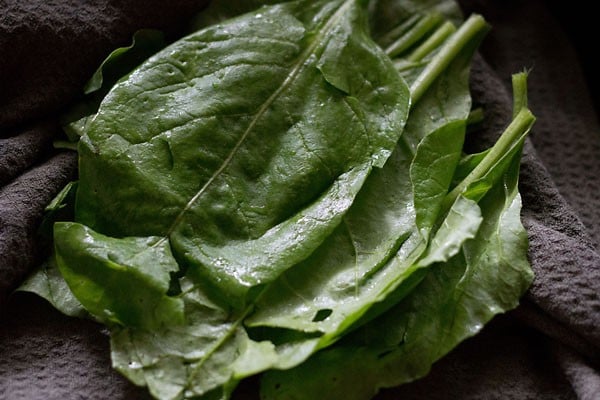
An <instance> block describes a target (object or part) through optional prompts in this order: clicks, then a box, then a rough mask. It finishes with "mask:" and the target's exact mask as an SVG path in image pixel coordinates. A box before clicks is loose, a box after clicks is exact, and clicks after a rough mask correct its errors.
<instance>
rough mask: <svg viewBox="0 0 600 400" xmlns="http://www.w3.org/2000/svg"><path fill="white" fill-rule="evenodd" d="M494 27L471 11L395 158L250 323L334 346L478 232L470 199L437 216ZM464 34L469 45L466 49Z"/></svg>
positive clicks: (266, 296) (272, 290)
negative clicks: (484, 45)
mask: <svg viewBox="0 0 600 400" xmlns="http://www.w3.org/2000/svg"><path fill="white" fill-rule="evenodd" d="M473 25H475V26H477V27H478V29H474V30H471V29H470V28H471V27H472V26H473ZM486 30H487V29H486V26H485V24H484V23H483V20H482V19H480V17H472V18H471V19H469V21H467V22H466V23H465V25H464V26H463V27H462V28H461V30H459V32H457V33H456V35H455V37H454V38H453V40H449V41H448V43H447V46H449V47H450V48H453V49H454V51H455V53H448V52H446V51H440V57H444V60H445V64H446V65H448V67H446V69H445V70H443V72H442V73H441V74H440V75H438V76H437V78H436V79H435V80H431V79H427V81H430V82H433V84H432V86H430V87H429V88H428V89H427V90H426V91H425V95H424V96H423V97H422V98H421V101H420V102H418V103H416V105H415V107H414V109H413V110H412V111H411V114H410V116H409V119H408V121H407V127H406V130H405V132H404V134H403V136H402V138H401V139H400V142H399V144H398V146H397V147H396V150H395V152H394V153H393V154H392V156H391V157H390V159H389V160H388V163H387V164H386V165H385V166H384V167H383V168H382V169H381V170H378V171H375V172H374V173H373V174H372V175H371V176H370V177H369V179H368V180H367V183H366V184H365V186H364V187H363V189H362V190H361V192H360V193H359V195H358V196H357V198H356V200H355V202H354V204H353V205H352V207H351V208H350V211H349V212H348V214H346V216H345V217H344V221H343V223H342V225H341V226H339V227H338V228H337V230H336V231H335V232H334V233H333V234H332V235H331V236H330V237H329V238H328V239H327V241H325V242H324V243H323V245H322V246H321V247H320V248H319V249H318V250H317V251H315V253H314V254H313V255H312V256H311V257H310V258H308V259H307V260H305V261H304V262H303V263H301V264H300V265H299V266H297V267H295V268H292V269H290V270H289V271H287V272H286V273H285V274H284V275H283V276H282V278H281V279H279V280H278V281H276V282H274V283H273V284H272V285H270V286H269V288H268V289H267V290H266V292H265V293H263V295H261V296H260V297H259V298H258V299H257V301H256V307H255V312H254V313H253V314H252V315H251V316H250V317H249V318H248V320H247V324H248V325H249V326H251V327H270V328H285V329H294V330H298V331H300V332H319V333H322V334H323V336H322V337H321V338H320V341H319V342H318V346H319V347H321V346H322V347H324V346H327V345H329V344H331V343H332V342H333V341H335V340H337V338H338V337H339V336H340V335H341V334H342V333H343V332H344V331H345V330H347V329H349V328H350V327H352V326H353V325H355V324H356V323H357V321H359V320H360V319H361V317H362V316H363V315H364V314H365V313H367V312H369V313H370V314H373V312H372V311H373V310H371V308H372V306H373V305H375V304H376V303H378V302H381V301H383V300H385V299H386V297H387V296H388V295H389V294H390V293H391V292H393V291H394V289H395V288H396V287H397V286H399V285H401V284H402V283H403V282H404V281H407V282H410V285H413V284H414V283H415V282H418V276H420V275H415V276H414V277H412V279H411V275H412V274H413V273H415V271H416V270H418V269H420V268H424V267H427V266H429V265H430V264H432V263H433V262H439V261H445V260H447V259H448V258H450V257H451V256H452V255H454V254H455V253H456V252H457V251H458V249H459V247H460V245H461V244H462V243H463V242H464V241H465V240H467V239H468V238H472V237H473V236H474V235H475V233H476V232H477V229H478V228H479V223H480V222H481V219H480V215H479V211H478V210H477V209H476V206H475V207H473V205H472V204H470V203H469V202H459V203H458V204H457V205H456V208H455V209H453V210H452V212H451V213H450V214H449V215H448V216H447V217H446V218H445V220H444V225H443V226H442V227H441V228H440V229H439V230H437V227H436V223H438V220H439V219H440V218H443V217H445V214H446V212H447V211H448V209H446V210H445V211H444V212H443V214H444V215H441V216H440V213H442V206H443V203H444V201H445V198H446V196H447V194H448V192H449V190H450V185H451V183H452V179H453V175H454V170H455V169H456V167H457V165H458V163H459V160H460V158H461V154H462V146H463V141H464V134H465V126H466V120H467V118H468V115H469V110H470V107H471V99H470V96H469V88H468V69H469V66H470V59H471V57H472V55H473V52H474V49H475V47H476V44H477V43H479V41H480V40H481V38H482V35H481V33H482V32H485V31H486ZM463 35H467V37H469V38H470V40H467V41H464V40H462V38H463ZM458 39H460V42H464V43H466V44H465V45H463V46H462V48H461V49H460V50H458V51H457V50H456V47H455V46H454V43H455V42H456V41H457V40H458ZM447 54H452V57H450V56H448V55H447ZM448 58H450V61H446V60H447V59H448ZM431 62H432V63H433V64H436V63H438V62H437V59H434V60H432V61H431ZM429 71H431V69H429V70H425V71H423V73H424V74H429V73H430V72H429ZM421 81H424V80H421ZM473 208H475V209H473ZM434 228H435V229H434ZM428 246H429V247H428ZM410 285H409V286H408V287H410ZM397 300H398V299H397V298H395V300H394V301H397ZM369 318H372V315H370V316H369ZM302 351H304V349H302Z"/></svg>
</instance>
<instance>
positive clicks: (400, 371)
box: [262, 86, 533, 400]
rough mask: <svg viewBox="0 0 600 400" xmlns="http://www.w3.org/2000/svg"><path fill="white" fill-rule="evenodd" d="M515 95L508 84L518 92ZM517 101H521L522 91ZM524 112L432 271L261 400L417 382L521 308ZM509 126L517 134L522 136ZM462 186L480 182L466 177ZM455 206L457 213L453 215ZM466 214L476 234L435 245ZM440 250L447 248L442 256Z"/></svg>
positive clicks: (358, 395)
mask: <svg viewBox="0 0 600 400" xmlns="http://www.w3.org/2000/svg"><path fill="white" fill-rule="evenodd" d="M519 90H520V89H519V88H518V87H516V86H515V91H519ZM518 95H521V99H523V98H524V95H523V93H518ZM521 104H526V102H521ZM525 110H526V109H525V108H522V109H521V111H520V112H519V113H517V116H516V118H515V120H517V122H514V121H513V124H516V125H513V124H511V126H509V127H508V128H507V130H506V131H505V132H504V133H503V135H502V136H501V138H500V140H499V141H498V143H501V145H502V144H503V143H504V145H503V147H504V148H505V149H506V153H505V154H504V156H503V157H500V159H501V161H499V162H491V161H490V159H491V160H492V161H493V160H497V157H496V156H495V155H494V154H497V152H498V148H499V147H496V146H494V147H495V151H490V152H487V153H486V156H485V157H484V158H483V159H482V160H481V161H480V163H479V164H478V167H476V168H475V169H474V170H473V171H475V170H477V169H478V168H479V165H486V166H488V168H489V170H487V171H480V172H479V174H480V176H488V177H489V176H494V177H497V178H498V179H488V180H487V182H488V187H487V189H486V190H485V191H482V192H478V195H477V196H476V198H477V200H478V204H477V203H475V202H474V201H473V200H471V199H468V198H466V197H464V196H462V195H459V196H458V197H457V198H456V201H455V203H454V204H453V206H452V208H451V209H450V212H449V213H448V214H447V217H446V221H450V220H454V221H456V224H457V225H455V226H451V224H446V223H443V224H442V225H441V227H440V228H439V230H438V231H437V233H436V237H434V239H432V241H431V244H430V247H429V250H428V252H427V255H426V256H425V257H424V258H423V259H422V260H421V261H420V262H423V263H426V262H434V263H436V264H434V265H433V267H432V268H430V269H429V270H422V271H426V274H425V275H424V277H423V280H422V281H421V283H419V284H418V286H416V287H415V288H414V289H412V290H410V292H409V293H408V295H406V294H407V289H406V288H405V287H403V286H402V285H401V286H399V287H398V289H397V290H398V291H399V292H401V293H400V294H391V295H390V296H389V297H388V299H386V301H388V302H389V301H390V300H389V299H390V298H400V299H401V301H400V302H399V303H398V304H396V305H394V306H392V307H391V308H390V309H389V310H388V311H387V312H385V313H384V314H382V315H381V316H379V317H378V318H376V319H374V320H372V321H370V322H368V323H367V324H366V325H364V326H363V327H361V328H360V329H358V330H357V331H355V332H353V333H351V334H349V335H347V336H345V337H344V338H343V339H342V340H341V341H340V342H338V343H337V344H336V345H334V346H332V347H330V348H328V349H325V350H323V351H321V352H319V353H317V354H316V355H315V356H313V357H312V358H311V359H309V360H307V361H306V362H305V363H303V364H301V365H300V366H298V367H296V368H294V369H291V370H289V371H272V372H269V373H267V374H265V376H264V379H263V385H262V398H264V399H269V400H271V399H288V398H294V399H312V398H314V397H315V396H325V397H326V398H330V399H332V400H335V399H345V400H347V399H351V400H361V399H369V398H371V397H372V396H374V395H375V394H376V393H377V391H378V390H379V389H380V388H382V387H391V386H396V385H400V384H402V383H406V382H409V381H412V380H415V379H418V378H420V377H422V376H424V375H425V374H427V373H428V372H429V370H430V368H431V365H432V364H433V363H434V362H435V361H437V360H438V359H440V358H441V357H443V356H444V355H445V354H447V353H448V352H449V351H450V350H452V349H453V348H454V347H455V346H456V345H457V344H458V343H460V342H461V341H462V340H464V339H465V338H467V337H470V336H472V335H474V334H476V333H477V332H479V331H480V330H481V328H482V327H483V326H484V324H486V323H487V322H488V321H489V320H490V319H491V318H493V316H494V315H496V314H498V313H502V312H505V311H507V310H510V309H512V308H514V307H516V306H517V305H518V302H519V299H520V297H521V296H522V295H523V294H524V293H525V291H526V290H527V288H528V287H529V285H530V284H531V281H532V278H533V275H532V271H531V268H530V266H529V263H528V261H527V234H526V232H525V229H524V228H523V226H522V225H521V222H520V208H521V202H520V196H519V193H518V188H517V186H518V185H517V184H518V175H519V164H520V150H519V149H521V148H522V145H523V140H522V137H523V136H522V135H524V134H526V133H527V131H528V130H529V127H530V123H529V124H526V123H521V122H519V121H518V120H519V119H522V118H524V115H525V114H521V112H522V111H525ZM515 126H519V127H520V128H519V129H520V131H519V133H518V132H517V130H516V128H515ZM507 137H510V138H512V143H513V146H507V145H506V143H507V139H506V138H507ZM515 149H516V150H515ZM506 160H509V161H506ZM466 179H467V181H472V182H477V181H478V179H476V178H475V175H472V173H470V174H468V175H467V178H466ZM483 180H486V179H485V178H483ZM461 185H462V183H461ZM466 187H471V185H470V184H466ZM465 193H466V194H469V190H468V189H467V191H466V192H465ZM461 203H462V204H463V205H464V206H461V207H460V208H457V205H458V204H461ZM479 210H480V211H479ZM468 214H471V215H472V216H473V217H476V215H477V214H479V215H480V217H479V218H480V222H481V223H480V225H479V229H478V230H477V232H476V235H473V237H472V238H471V239H470V240H467V241H462V242H461V241H456V242H455V245H447V246H440V245H441V244H442V243H444V242H445V241H446V240H448V239H452V238H453V235H455V234H456V233H457V232H458V231H460V229H462V228H463V227H460V226H458V224H460V222H461V220H463V219H462V218H461V215H465V216H466V215H468ZM453 215H454V216H453ZM457 228H458V230H457ZM449 232H450V233H449ZM441 248H445V249H448V250H452V249H453V250H452V251H449V252H448V251H446V252H445V253H441V252H439V249H441Z"/></svg>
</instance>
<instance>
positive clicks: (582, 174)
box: [0, 0, 600, 400]
mask: <svg viewBox="0 0 600 400" xmlns="http://www.w3.org/2000/svg"><path fill="white" fill-rule="evenodd" d="M205 3H206V1H191V0H188V1H184V0H177V1H171V2H168V3H167V2H159V1H156V0H151V1H139V0H136V1H126V2H125V1H123V2H121V1H116V0H114V1H111V0H100V1H96V2H93V3H92V2H79V1H74V0H51V1H42V0H30V1H27V2H23V1H19V0H0V399H106V398H111V399H145V398H147V394H146V392H145V390H143V389H139V388H136V387H134V386H133V385H132V384H130V383H129V382H128V381H126V380H125V379H124V378H123V377H121V376H120V375H119V374H118V373H117V372H115V371H113V370H112V369H111V367H110V357H109V344H108V337H107V335H106V333H105V332H104V330H103V329H102V327H101V326H99V325H97V324H95V323H92V322H90V321H83V320H78V319H73V318H68V317H65V316H63V315H61V314H60V313H58V312H57V311H55V310H54V309H53V308H52V307H51V306H49V305H48V304H46V303H45V302H44V301H43V300H41V299H39V298H37V297H35V296H33V295H29V294H23V293H19V294H14V295H10V294H11V292H12V291H13V290H14V289H15V288H16V287H17V286H18V285H19V284H20V283H21V282H22V280H23V279H24V278H25V277H26V276H27V274H28V273H29V272H30V271H31V270H32V269H33V268H34V267H35V266H36V265H37V264H38V263H39V262H40V260H41V259H43V257H44V256H45V252H44V246H43V243H42V242H41V241H40V240H41V239H40V238H39V236H38V235H37V231H38V226H39V223H40V219H41V216H42V213H43V209H44V207H45V206H46V204H47V203H48V202H49V201H50V199H51V198H52V197H53V196H54V195H55V194H56V193H57V192H58V191H59V190H60V188H61V187H62V186H63V185H64V184H65V183H66V182H68V181H69V180H71V179H73V178H74V177H75V176H76V160H75V155H74V153H71V152H68V151H58V150H54V149H53V148H52V140H53V139H54V138H55V137H56V135H57V134H58V132H59V128H58V124H57V116H58V115H59V114H60V112H61V111H63V110H64V109H65V108H66V107H67V106H68V105H69V104H71V103H73V102H74V101H76V100H77V98H78V96H79V93H80V90H81V87H82V86H83V84H84V83H85V81H86V80H87V78H88V77H89V76H90V75H91V73H92V72H93V70H94V69H95V68H96V67H97V65H98V64H99V63H100V62H101V60H102V59H103V58H104V57H105V56H106V54H108V53H109V52H110V51H111V50H112V49H113V48H115V47H118V46H122V45H126V44H127V43H128V41H129V40H130V37H131V35H132V33H133V32H134V31H136V30H137V29H140V28H159V29H162V30H165V31H166V32H167V35H171V37H176V36H177V34H178V33H179V32H181V31H182V30H183V29H184V26H185V22H186V19H187V18H189V16H190V15H192V14H193V13H194V12H196V11H198V10H200V9H202V7H203V6H204V5H205ZM461 5H462V7H463V9H464V11H465V13H470V12H479V13H481V14H483V15H484V16H485V17H486V18H487V19H488V21H490V23H491V25H492V31H491V33H490V34H489V36H488V38H486V40H485V41H484V43H483V46H482V48H481V52H480V53H481V57H479V58H478V59H477V61H476V63H475V66H474V69H473V73H472V88H473V96H474V101H475V102H476V103H477V104H478V105H481V106H482V107H483V109H484V110H485V113H486V122H485V123H484V126H483V127H482V130H481V131H480V132H478V133H477V137H472V138H470V143H469V146H471V147H472V148H473V149H478V148H481V147H482V146H485V145H487V144H489V143H490V142H491V141H492V140H493V138H494V137H495V136H496V135H497V134H498V133H499V132H500V131H501V130H502V129H503V127H504V125H505V124H506V122H507V121H508V119H509V118H510V115H511V98H510V92H509V88H510V75H511V74H512V73H514V72H518V71H520V70H522V69H523V68H527V69H530V70H531V73H530V79H529V89H530V107H531V109H532V110H533V112H534V113H535V114H536V116H537V117H538V122H537V123H536V126H535V127H534V130H533V131H532V133H531V137H530V141H529V142H528V143H527V148H526V151H525V154H524V158H523V165H522V173H521V181H520V187H521V193H522V196H523V203H524V207H523V221H524V224H525V226H526V228H527V231H528V234H529V239H530V252H529V257H530V260H531V263H532V266H533V268H534V270H535V274H536V277H535V281H534V283H533V285H532V287H531V288H530V290H529V291H528V293H527V294H526V296H525V298H524V299H523V301H522V305H521V306H520V307H519V308H518V309H516V310H514V311H513V312H510V313H508V314H506V315H502V316H500V317H498V318H495V319H494V320H493V321H492V322H491V323H490V324H489V325H488V326H487V327H486V328H484V330H483V331H482V332H481V333H480V334H479V335H477V336H475V337H474V338H471V339H469V340H467V341H465V342H464V343H463V344H461V345H460V346H459V347H458V348H456V349H455V350H454V351H453V352H451V353H450V354H449V355H448V356H447V357H445V358H444V359H442V360H441V361H440V362H439V363H437V364H436V365H434V367H433V369H432V371H431V373H430V374H429V375H428V376H427V377H425V378H423V379H421V380H418V381H416V382H414V383H411V384H407V385H404V386H401V387H399V388H392V389H386V390H383V391H382V392H381V393H380V394H379V395H378V397H377V398H379V399H399V398H402V399H425V398H427V399H449V398H452V399H583V400H593V399H600V375H599V371H600V293H599V292H600V254H599V252H598V249H600V124H599V122H598V109H597V108H595V107H594V104H595V103H594V101H593V98H592V97H591V93H590V87H589V85H590V79H589V77H588V79H587V80H586V75H585V74H584V72H586V71H587V70H586V69H585V68H586V64H585V63H583V64H582V63H581V60H582V59H583V60H586V58H585V57H582V54H581V53H578V52H577V50H579V49H580V44H579V43H578V42H577V39H578V38H577V37H574V36H569V35H568V33H571V32H573V30H572V29H573V22H574V21H573V20H571V21H566V22H567V23H569V25H567V26H565V25H564V24H563V23H564V22H565V20H566V19H565V15H566V14H564V13H561V8H563V9H564V8H566V7H569V8H571V7H574V6H578V7H580V9H581V10H585V5H584V2H577V1H575V2H570V3H569V4H564V3H563V2H558V1H556V2H551V1H548V2H544V1H542V0H528V1H526V2H524V1H517V0H503V1H482V0H481V1H479V0H463V1H461ZM588 9H590V7H589V6H588ZM589 20H591V19H587V20H586V21H589ZM575 22H576V21H575ZM234 398H236V399H257V398H258V394H257V390H256V381H255V380H253V379H251V380H249V381H247V382H244V383H243V384H242V385H241V386H240V387H239V388H238V390H237V391H236V393H235V395H234Z"/></svg>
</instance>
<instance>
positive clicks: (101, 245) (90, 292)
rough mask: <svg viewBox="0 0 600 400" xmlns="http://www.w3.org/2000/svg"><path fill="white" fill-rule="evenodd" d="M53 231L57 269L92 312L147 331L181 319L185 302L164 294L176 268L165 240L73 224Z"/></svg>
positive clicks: (104, 319) (106, 320)
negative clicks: (113, 235)
mask: <svg viewBox="0 0 600 400" xmlns="http://www.w3.org/2000/svg"><path fill="white" fill-rule="evenodd" d="M54 232H55V234H54V243H55V248H56V260H57V263H58V267H59V269H60V272H61V274H62V276H63V277H64V278H65V280H66V281H67V283H68V285H69V288H70V289H71V291H72V292H73V294H74V295H75V297H76V298H77V299H78V300H79V301H80V302H81V304H82V305H83V306H84V307H85V308H86V310H88V311H89V312H90V313H91V314H92V315H94V316H95V317H97V318H98V319H100V320H102V321H105V323H108V324H120V325H127V326H134V327H144V328H149V329H151V328H159V327H161V326H163V325H170V324H182V323H183V322H184V321H183V309H182V308H183V304H182V303H181V301H180V300H178V299H175V298H172V297H170V296H167V292H168V291H169V288H170V280H171V274H173V273H176V272H178V270H179V268H178V265H177V263H176V262H175V259H174V258H173V256H172V254H171V251H170V249H169V247H168V243H165V242H164V241H161V240H160V238H157V237H147V238H124V239H114V238H110V237H107V236H104V235H101V234H99V233H97V232H94V231H92V230H91V229H89V228H88V227H86V226H83V225H81V224H78V223H74V222H59V223H57V224H56V225H55V228H54ZM82 244H85V246H82Z"/></svg>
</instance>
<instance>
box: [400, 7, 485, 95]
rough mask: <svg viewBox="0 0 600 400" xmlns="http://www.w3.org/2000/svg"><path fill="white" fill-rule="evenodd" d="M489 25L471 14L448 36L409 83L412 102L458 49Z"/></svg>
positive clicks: (480, 17)
mask: <svg viewBox="0 0 600 400" xmlns="http://www.w3.org/2000/svg"><path fill="white" fill-rule="evenodd" d="M488 29H489V25H488V24H487V22H485V19H483V17H482V16H480V15H478V14H473V15H471V16H470V17H469V18H468V19H467V20H466V21H465V22H464V23H463V24H462V25H461V26H460V27H459V28H458V30H457V31H456V32H455V33H454V34H453V35H452V36H450V38H449V39H448V41H447V42H446V44H444V46H443V47H442V48H441V49H440V51H439V52H438V53H437V54H436V55H435V56H434V57H433V59H432V60H431V62H430V63H428V64H427V66H426V67H425V69H424V70H423V72H421V74H420V75H419V76H418V77H417V79H416V80H415V81H414V82H413V84H412V85H411V88H410V91H411V96H412V101H413V103H416V102H418V101H419V100H420V99H421V97H422V96H423V94H424V93H425V92H426V91H427V89H428V88H429V87H430V86H431V84H432V83H433V82H434V81H435V79H436V78H437V77H438V76H439V75H440V74H441V73H442V72H443V71H444V70H445V69H446V68H447V67H448V65H449V64H450V63H451V62H452V60H454V59H455V58H456V57H457V56H458V54H459V53H460V51H461V50H462V49H463V48H464V47H465V46H466V45H467V44H468V43H469V41H470V40H472V39H473V38H474V37H476V36H477V35H479V34H480V33H482V32H484V31H487V30H488Z"/></svg>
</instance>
